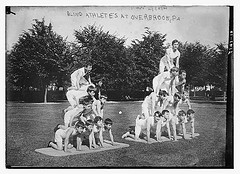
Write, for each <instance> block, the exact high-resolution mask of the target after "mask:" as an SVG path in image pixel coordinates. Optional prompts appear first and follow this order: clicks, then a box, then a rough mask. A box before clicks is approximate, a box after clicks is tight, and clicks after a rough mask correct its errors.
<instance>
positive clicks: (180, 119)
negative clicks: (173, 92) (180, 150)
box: [176, 110, 187, 139]
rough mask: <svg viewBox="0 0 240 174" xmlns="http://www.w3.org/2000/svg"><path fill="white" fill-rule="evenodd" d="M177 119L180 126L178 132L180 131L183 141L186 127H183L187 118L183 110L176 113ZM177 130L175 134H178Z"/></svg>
mask: <svg viewBox="0 0 240 174" xmlns="http://www.w3.org/2000/svg"><path fill="white" fill-rule="evenodd" d="M177 118H178V125H179V126H180V130H181V131H182V133H183V139H185V138H186V127H185V123H186V122H187V118H186V112H185V111H184V110H180V111H179V112H178V115H177ZM180 130H179V129H177V130H176V131H177V132H180Z"/></svg>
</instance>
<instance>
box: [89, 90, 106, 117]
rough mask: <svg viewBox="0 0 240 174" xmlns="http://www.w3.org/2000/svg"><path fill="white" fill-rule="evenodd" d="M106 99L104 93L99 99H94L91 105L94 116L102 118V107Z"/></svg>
mask: <svg viewBox="0 0 240 174" xmlns="http://www.w3.org/2000/svg"><path fill="white" fill-rule="evenodd" d="M106 101H107V96H106V95H101V96H100V98H99V100H95V101H94V102H93V105H92V109H93V112H94V113H95V115H96V116H100V117H102V118H103V107H104V104H105V103H106Z"/></svg>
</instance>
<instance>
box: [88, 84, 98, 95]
mask: <svg viewBox="0 0 240 174" xmlns="http://www.w3.org/2000/svg"><path fill="white" fill-rule="evenodd" d="M92 91H96V88H95V87H94V86H92V85H90V86H89V87H88V88H87V92H88V93H89V92H92Z"/></svg>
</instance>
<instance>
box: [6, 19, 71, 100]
mask: <svg viewBox="0 0 240 174" xmlns="http://www.w3.org/2000/svg"><path fill="white" fill-rule="evenodd" d="M34 22H35V23H34V24H32V29H29V30H28V31H24V32H23V34H21V35H20V37H19V40H18V42H17V43H16V44H15V45H14V46H13V49H12V50H11V52H10V54H9V56H8V57H7V58H8V59H7V62H8V69H7V71H8V72H9V73H8V74H11V77H10V79H11V80H10V81H11V82H12V83H14V85H16V86H18V87H20V88H21V89H28V88H29V87H33V88H38V89H41V90H45V89H46V88H47V87H48V85H49V84H50V82H53V81H54V82H56V83H60V85H62V83H63V82H64V81H65V76H66V73H67V69H66V68H65V67H67V66H68V64H70V63H71V56H70V49H69V46H68V45H67V43H66V40H64V39H63V38H62V37H61V36H60V35H58V34H56V33H55V32H53V30H52V24H51V23H49V25H46V24H45V20H44V19H42V21H39V20H37V19H35V20H34ZM45 97H46V96H45ZM45 101H46V98H45Z"/></svg>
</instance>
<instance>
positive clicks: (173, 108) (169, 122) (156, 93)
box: [122, 66, 195, 142]
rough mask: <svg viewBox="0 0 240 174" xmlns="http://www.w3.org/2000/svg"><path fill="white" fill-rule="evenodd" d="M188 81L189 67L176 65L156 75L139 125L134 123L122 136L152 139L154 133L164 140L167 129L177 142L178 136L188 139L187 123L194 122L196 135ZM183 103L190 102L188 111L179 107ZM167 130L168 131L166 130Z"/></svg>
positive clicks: (143, 104) (192, 130)
mask: <svg viewBox="0 0 240 174" xmlns="http://www.w3.org/2000/svg"><path fill="white" fill-rule="evenodd" d="M185 84H186V71H185V70H181V71H180V72H179V68H178V67H176V66H172V67H171V69H170V70H168V71H163V72H161V71H160V73H159V74H158V75H157V76H156V77H154V78H153V81H152V85H153V88H150V87H147V89H146V91H147V95H146V97H145V99H144V101H143V103H142V114H141V115H138V116H137V118H136V122H135V126H130V127H129V130H128V131H127V132H126V133H125V134H124V135H123V136H122V138H126V137H131V138H134V139H135V140H138V139H139V138H140V137H141V136H142V137H143V138H145V137H146V138H147V141H148V142H150V134H151V133H153V134H154V135H155V137H156V139H157V141H159V142H161V141H162V139H161V135H162V132H166V133H167V135H168V138H169V139H171V140H174V141H177V135H181V136H183V138H184V139H185V138H186V127H185V124H186V123H190V124H191V138H193V137H194V113H195V112H194V111H193V110H192V108H191V104H190V101H189V95H188V94H189V93H188V91H187V90H186V89H185ZM182 103H187V105H188V110H187V112H185V111H184V110H181V109H180V108H179V105H180V104H182ZM170 128H171V129H170ZM164 129H165V130H167V131H163V130H164ZM171 130H172V131H171Z"/></svg>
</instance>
